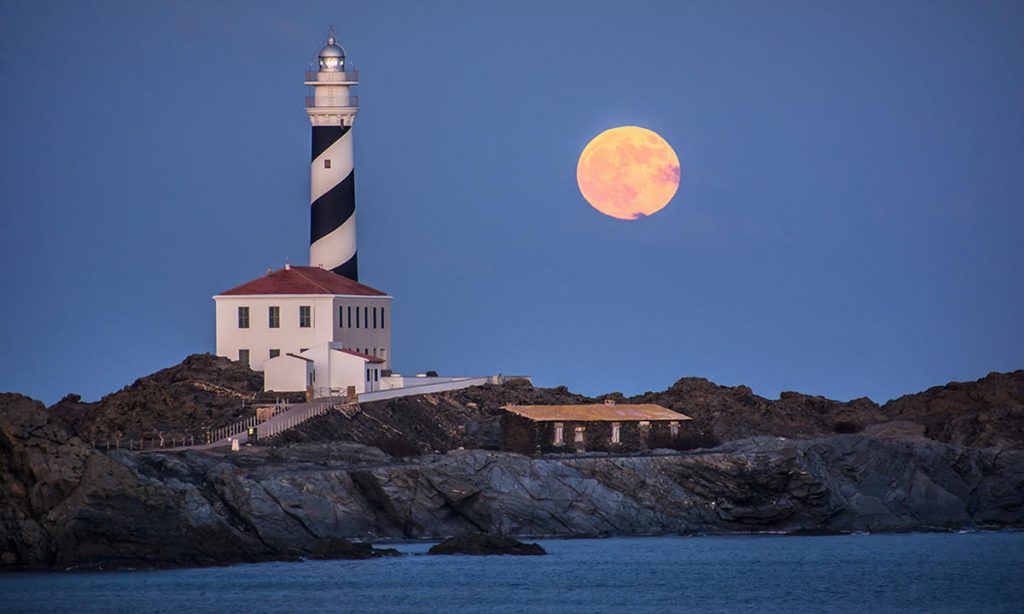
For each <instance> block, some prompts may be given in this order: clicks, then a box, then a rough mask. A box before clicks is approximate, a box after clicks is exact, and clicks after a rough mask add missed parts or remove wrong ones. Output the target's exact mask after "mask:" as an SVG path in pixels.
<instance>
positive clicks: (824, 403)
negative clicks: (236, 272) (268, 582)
mask: <svg viewBox="0 0 1024 614" xmlns="http://www.w3.org/2000/svg"><path fill="white" fill-rule="evenodd" d="M262 385H263V384H262V374H260V373H258V372H255V371H251V370H249V369H248V368H246V367H244V366H242V365H240V364H238V363H236V362H232V361H230V360H227V359H225V358H219V357H214V356H211V355H209V354H197V355H193V356H189V357H188V358H187V359H185V361H184V362H182V363H181V364H179V365H176V366H174V367H170V368H168V369H164V370H162V371H159V372H157V373H154V374H153V375H150V376H147V377H143V378H140V379H139V380H137V381H136V382H134V383H133V384H132V385H130V386H127V387H125V388H124V389H122V390H119V391H117V392H115V393H112V394H110V395H107V396H106V397H104V398H103V399H100V400H99V401H97V402H95V403H83V402H81V401H80V400H79V399H77V398H75V397H74V396H70V397H66V398H65V399H62V400H61V401H60V402H58V403H56V404H55V405H54V406H53V407H51V411H52V412H53V414H54V415H56V416H58V417H60V418H61V420H63V421H64V422H66V423H68V424H69V425H70V427H71V428H72V429H73V430H74V432H75V433H76V434H78V435H79V436H80V437H81V438H82V439H83V440H85V441H89V442H91V441H93V440H96V441H100V442H104V441H106V440H107V439H110V438H112V437H114V436H115V435H116V434H117V433H121V435H122V436H123V437H136V438H137V437H143V436H144V437H148V438H153V437H155V436H156V435H157V434H163V435H164V436H165V437H170V436H179V437H180V436H181V435H185V434H193V435H196V436H197V440H198V439H200V437H199V435H201V434H202V433H205V431H206V430H209V429H210V428H216V427H218V426H224V425H227V424H230V423H231V422H234V421H235V420H238V419H240V418H242V417H244V416H247V415H250V414H251V413H252V406H253V404H255V403H258V402H266V401H273V400H274V399H275V398H277V397H278V396H280V395H276V394H265V393H262V392H261V390H262ZM608 398H610V399H615V400H618V401H620V402H626V401H628V402H641V403H658V404H660V405H663V406H665V407H668V408H670V409H673V410H676V411H680V412H682V413H684V414H687V415H689V416H691V417H693V418H694V423H693V424H692V425H691V428H692V429H694V432H692V433H691V435H692V438H691V440H690V441H691V442H692V445H693V446H695V447H707V446H711V445H715V444H717V443H719V442H724V441H734V440H737V439H745V438H749V437H755V436H760V435H773V436H780V437H788V438H807V437H825V436H829V435H835V434H843V433H855V432H859V431H861V430H863V429H864V428H866V427H868V426H871V425H880V424H884V423H887V422H892V421H902V422H913V423H915V424H917V425H920V426H921V427H922V428H923V434H924V436H925V437H927V438H930V439H933V440H935V441H941V442H944V443H954V444H957V445H964V446H971V447H986V446H994V447H1002V448H1022V447H1024V370H1019V371H1014V372H1012V373H992V374H990V375H988V376H986V377H984V378H981V379H979V380H977V381H974V382H953V383H950V384H947V385H945V386H940V387H935V388H931V389H929V390H926V391H923V392H920V393H917V394H913V395H908V396H904V397H901V398H899V399H895V400H893V401H890V402H888V403H886V404H885V405H881V406H880V405H878V404H877V403H875V402H874V401H872V400H870V399H868V398H860V399H854V400H852V401H836V400H833V399H828V398H825V397H821V396H812V395H806V394H801V393H798V392H784V393H782V394H781V395H780V396H779V398H778V399H768V398H765V397H762V396H759V395H757V394H755V393H754V392H753V391H752V390H751V389H750V388H748V387H747V386H721V385H718V384H715V383H714V382H710V381H708V380H706V379H703V378H695V377H688V378H683V379H680V380H679V381H677V382H676V383H675V384H673V385H672V386H670V387H669V388H667V389H666V390H663V391H660V392H648V393H644V394H641V395H636V396H632V397H624V396H623V395H621V394H618V393H610V394H606V395H602V396H599V397H596V398H590V397H586V396H583V395H580V394H576V393H573V392H571V391H570V390H568V389H567V388H565V387H564V386H561V387H557V388H537V387H534V386H531V385H529V384H528V383H526V382H523V381H513V382H509V383H508V384H505V385H503V386H493V385H487V386H478V387H473V388H468V389H465V390H457V391H453V392H446V393H441V394H431V395H422V396H413V397H404V398H400V399H393V400H389V401H378V402H374V403H366V404H363V405H362V407H361V409H362V413H361V414H360V415H358V416H356V417H355V418H353V419H345V418H342V417H340V416H337V415H328V416H324V417H322V418H321V419H319V420H317V421H315V422H312V423H309V424H307V425H305V426H304V427H302V428H299V429H296V430H294V431H292V432H290V433H288V435H287V436H286V437H284V438H283V439H282V441H283V442H285V443H300V442H315V441H338V440H343V441H353V442H357V443H363V444H366V445H370V446H374V447H379V448H381V449H384V450H386V451H388V452H390V453H392V454H395V455H399V456H405V455H411V454H422V453H428V452H434V451H442V452H443V451H447V450H455V449H458V448H460V447H461V448H483V449H498V447H499V445H500V440H501V438H500V430H499V418H500V415H501V407H502V406H503V405H507V404H509V403H518V404H541V405H543V404H555V403H587V402H594V401H599V400H602V399H608Z"/></svg>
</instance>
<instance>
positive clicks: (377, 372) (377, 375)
mask: <svg viewBox="0 0 1024 614" xmlns="http://www.w3.org/2000/svg"><path fill="white" fill-rule="evenodd" d="M373 381H375V382H379V381H380V370H379V369H374V370H373Z"/></svg>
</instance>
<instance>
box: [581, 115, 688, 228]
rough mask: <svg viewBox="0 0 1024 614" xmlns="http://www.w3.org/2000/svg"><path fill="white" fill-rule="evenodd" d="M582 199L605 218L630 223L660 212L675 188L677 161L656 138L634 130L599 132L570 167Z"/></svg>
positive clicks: (647, 133) (637, 128) (638, 128)
mask: <svg viewBox="0 0 1024 614" xmlns="http://www.w3.org/2000/svg"><path fill="white" fill-rule="evenodd" d="M576 182H577V183H578V184H579V186H580V192H581V193H582V194H583V198H585V199H587V202H588V203H590V205H591V206H592V207H594V208H595V209H597V210H598V211H600V212H601V213H603V214H605V215H609V216H611V217H614V218H618V219H620V220H635V219H639V218H641V217H646V216H648V215H653V214H654V213H657V212H658V211H661V210H662V209H663V208H664V207H665V205H667V204H668V202H669V201H670V200H672V197H673V196H675V194H676V190H677V189H678V188H679V158H678V156H676V152H675V151H673V150H672V146H671V145H669V144H668V141H666V140H665V139H663V138H661V136H660V135H659V134H658V133H657V132H653V131H651V130H648V129H646V128H640V127H638V126H621V127H619V128H612V129H610V130H605V131H604V132H602V133H601V134H599V135H597V136H596V137H594V139H593V140H592V141H590V142H589V143H587V146H586V147H585V148H584V149H583V153H582V154H580V161H579V164H577V165H576Z"/></svg>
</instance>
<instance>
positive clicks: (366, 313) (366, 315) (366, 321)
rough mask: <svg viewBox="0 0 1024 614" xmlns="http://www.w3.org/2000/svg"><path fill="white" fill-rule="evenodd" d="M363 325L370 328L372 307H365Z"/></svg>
mask: <svg viewBox="0 0 1024 614" xmlns="http://www.w3.org/2000/svg"><path fill="white" fill-rule="evenodd" d="M363 326H364V327H366V328H370V308H369V307H363Z"/></svg>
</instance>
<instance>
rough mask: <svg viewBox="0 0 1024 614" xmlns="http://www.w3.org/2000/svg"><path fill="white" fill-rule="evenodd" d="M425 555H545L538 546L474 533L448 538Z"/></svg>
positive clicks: (509, 538)
mask: <svg viewBox="0 0 1024 614" xmlns="http://www.w3.org/2000/svg"><path fill="white" fill-rule="evenodd" d="M427 554H469V555H474V556H484V555H491V554H514V555H528V556H536V555H540V554H547V552H545V551H544V548H541V547H540V545H539V544H524V543H523V542H521V541H519V540H517V539H512V538H511V537H501V536H497V535H484V534H482V533H474V534H468V535H457V536H455V537H449V538H448V539H446V540H444V541H443V542H441V543H440V544H437V545H435V546H432V547H431V548H430V550H429V551H428V552H427Z"/></svg>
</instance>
